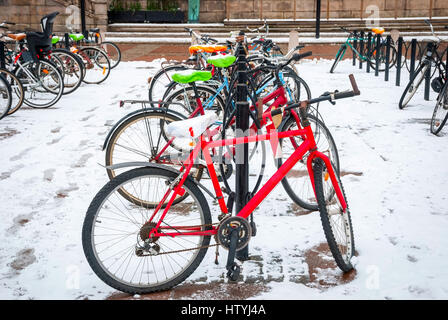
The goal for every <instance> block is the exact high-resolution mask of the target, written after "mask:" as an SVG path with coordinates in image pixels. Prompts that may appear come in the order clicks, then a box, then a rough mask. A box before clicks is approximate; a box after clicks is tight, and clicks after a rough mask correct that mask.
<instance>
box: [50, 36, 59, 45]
mask: <svg viewBox="0 0 448 320" xmlns="http://www.w3.org/2000/svg"><path fill="white" fill-rule="evenodd" d="M58 42H59V37H58V36H53V38H51V43H52V44H55V43H58Z"/></svg>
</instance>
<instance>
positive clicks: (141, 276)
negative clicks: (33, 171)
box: [82, 75, 360, 293]
mask: <svg viewBox="0 0 448 320" xmlns="http://www.w3.org/2000/svg"><path fill="white" fill-rule="evenodd" d="M350 80H351V83H352V87H353V90H352V91H345V92H337V91H335V92H333V93H326V94H324V95H322V96H320V97H318V98H315V99H311V100H309V101H302V102H300V103H295V104H291V105H287V106H284V107H281V108H278V109H275V110H271V111H269V112H264V113H263V115H262V118H263V119H264V120H265V121H273V120H272V119H273V117H275V116H276V115H280V114H283V113H285V112H289V111H291V110H294V109H298V110H299V114H300V120H301V124H302V128H301V129H298V130H288V131H284V132H278V131H276V130H271V131H270V132H268V133H267V134H262V135H247V136H243V137H237V138H231V139H225V140H212V139H211V138H212V136H213V132H211V130H209V129H208V128H209V127H210V125H211V124H212V123H214V121H215V120H216V116H215V115H214V113H208V114H206V115H204V116H199V117H196V118H192V119H187V120H184V121H177V122H173V123H171V124H170V125H169V128H168V131H169V132H171V133H172V134H174V135H175V136H177V137H180V138H187V137H188V138H190V139H195V138H198V143H197V144H196V145H195V146H194V148H193V150H192V151H191V153H190V154H189V157H188V159H187V160H186V161H185V163H184V166H183V167H182V168H181V169H180V171H179V170H176V169H174V168H172V167H167V166H163V165H160V164H152V163H148V164H146V165H145V167H142V168H136V169H133V170H130V171H127V172H124V173H122V174H120V175H118V176H117V177H115V178H114V179H112V180H111V181H109V182H108V183H107V184H106V185H105V186H104V187H103V188H102V189H101V190H100V191H99V192H98V194H97V195H96V196H95V198H94V199H93V200H92V202H91V204H90V206H89V208H88V210H87V214H86V217H85V221H84V225H83V232H82V241H83V248H84V253H85V255H86V257H87V260H88V262H89V264H90V266H91V267H92V269H93V270H94V272H95V273H96V274H97V275H98V276H99V277H100V278H101V279H102V280H103V281H104V282H105V283H107V284H108V285H110V286H112V287H114V288H116V289H118V290H120V291H123V292H128V293H148V292H154V291H160V290H166V289H169V288H171V287H173V286H175V285H177V284H179V283H181V282H182V281H184V280H185V279H186V278H187V277H188V276H189V275H191V273H192V272H193V271H194V270H195V269H196V268H197V267H198V266H199V264H200V263H201V261H202V259H203V258H204V256H205V254H206V252H207V249H208V248H209V247H210V246H218V245H220V246H222V247H224V248H226V249H229V257H228V261H227V269H228V276H229V278H231V279H235V278H236V277H237V276H238V274H239V271H240V268H239V266H238V265H237V264H236V263H235V262H234V261H233V260H234V255H235V251H238V250H240V249H242V248H244V247H245V246H246V245H247V244H248V242H249V240H250V238H251V235H252V230H251V225H250V223H249V222H248V220H247V217H248V216H249V215H250V214H251V213H252V212H253V211H254V210H255V209H256V208H257V207H258V206H259V205H260V203H261V202H262V201H263V200H264V199H265V198H266V196H267V195H268V194H269V193H270V192H271V191H272V190H273V188H274V187H275V186H276V185H277V184H278V183H279V182H280V181H281V180H282V179H283V178H284V177H285V176H286V174H287V173H288V172H289V171H290V170H291V168H293V167H294V165H295V164H296V163H297V162H298V161H300V160H302V159H304V156H305V155H307V157H306V165H307V169H308V174H309V177H310V179H311V183H312V185H313V189H314V192H315V196H316V199H317V202H318V206H319V211H320V216H321V221H322V226H323V229H324V233H325V236H326V239H327V242H328V245H329V248H330V250H331V252H332V254H333V257H334V259H335V261H336V263H337V265H338V267H339V268H340V269H341V270H342V271H344V272H347V271H350V270H351V269H353V265H352V263H351V258H352V256H353V254H354V239H353V230H352V224H351V219H350V211H349V208H348V205H347V200H346V197H345V194H344V190H343V187H342V183H341V181H340V178H339V175H338V174H337V173H336V172H335V170H334V169H333V165H332V163H331V161H330V159H329V158H328V157H327V156H326V155H325V154H324V153H322V152H320V151H319V150H318V148H317V145H316V141H315V137H314V134H313V131H312V129H311V127H310V123H309V121H308V117H307V112H306V109H307V107H308V106H309V105H310V104H313V103H318V102H321V101H331V102H334V100H337V99H341V98H347V97H353V96H355V95H359V94H360V92H359V90H358V88H357V86H356V82H355V79H354V77H353V75H350ZM295 136H301V137H302V139H303V142H302V143H301V144H300V145H299V146H298V148H297V149H296V150H295V151H294V152H293V153H292V154H291V156H290V157H289V158H288V159H287V160H286V161H285V162H284V163H283V164H282V166H281V167H280V168H279V169H278V171H277V172H276V173H275V174H274V175H273V176H272V177H271V178H270V179H269V180H268V181H267V182H266V183H265V184H264V185H263V186H262V187H261V188H260V190H259V191H258V192H257V193H256V194H254V195H253V197H252V198H251V199H250V200H249V201H248V203H247V204H246V205H245V206H244V208H243V209H242V210H241V211H240V212H238V213H237V215H236V216H232V215H231V214H230V213H229V210H228V208H227V205H226V202H225V201H224V195H223V191H222V190H221V188H220V183H219V181H218V177H217V174H216V170H215V166H214V163H215V162H214V161H213V160H212V155H211V153H210V151H211V150H212V149H213V148H217V147H222V146H235V145H241V144H246V143H254V142H257V141H266V140H270V141H271V142H272V141H278V139H282V138H290V137H295ZM200 154H202V156H203V157H204V159H205V161H206V166H207V169H208V171H209V175H210V177H211V181H212V185H213V189H214V192H215V195H214V199H215V200H216V201H217V203H218V205H219V209H220V212H221V213H220V214H219V216H218V220H219V222H216V223H213V222H212V218H211V212H210V207H209V205H208V203H207V201H206V199H205V196H204V194H203V193H202V192H201V190H200V189H199V187H198V185H197V183H196V182H195V180H194V179H193V178H192V177H191V176H190V175H189V173H190V171H191V169H192V168H193V167H194V165H195V162H196V161H197V159H198V157H199V155H200ZM120 189H125V190H130V191H132V192H133V193H134V194H137V195H138V197H139V198H140V199H143V200H146V201H150V202H156V203H158V205H157V206H156V207H155V208H146V207H145V206H139V205H135V203H132V202H128V201H126V200H124V199H123V198H122V197H121V196H120V194H119V193H118V190H120ZM185 193H188V194H189V197H188V198H186V199H185V200H184V201H183V202H182V203H177V204H174V200H175V199H176V198H177V197H178V196H182V195H184V194H185ZM216 213H217V212H216ZM211 237H214V239H215V242H216V243H215V244H210V240H211Z"/></svg>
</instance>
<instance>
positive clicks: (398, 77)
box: [395, 37, 406, 87]
mask: <svg viewBox="0 0 448 320" xmlns="http://www.w3.org/2000/svg"><path fill="white" fill-rule="evenodd" d="M397 46H398V48H397V74H396V78H395V85H396V86H397V87H398V86H400V80H401V55H402V53H403V37H399V38H398V45H397ZM404 58H405V59H406V57H404Z"/></svg>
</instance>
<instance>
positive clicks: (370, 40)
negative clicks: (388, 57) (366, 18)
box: [366, 32, 372, 73]
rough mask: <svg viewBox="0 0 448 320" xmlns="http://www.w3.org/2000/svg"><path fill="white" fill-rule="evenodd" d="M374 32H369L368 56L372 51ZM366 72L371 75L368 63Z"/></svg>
mask: <svg viewBox="0 0 448 320" xmlns="http://www.w3.org/2000/svg"><path fill="white" fill-rule="evenodd" d="M371 46H372V32H369V33H368V35H367V54H369V52H370V50H371V49H372V47H371ZM366 72H367V73H370V63H369V62H367V67H366Z"/></svg>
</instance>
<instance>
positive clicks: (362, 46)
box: [359, 31, 364, 69]
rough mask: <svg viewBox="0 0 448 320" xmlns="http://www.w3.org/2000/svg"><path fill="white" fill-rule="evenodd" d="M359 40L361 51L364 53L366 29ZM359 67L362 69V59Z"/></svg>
mask: <svg viewBox="0 0 448 320" xmlns="http://www.w3.org/2000/svg"><path fill="white" fill-rule="evenodd" d="M360 37H361V38H360V40H359V53H360V54H362V53H363V52H364V31H361V34H360ZM359 69H362V59H359Z"/></svg>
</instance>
